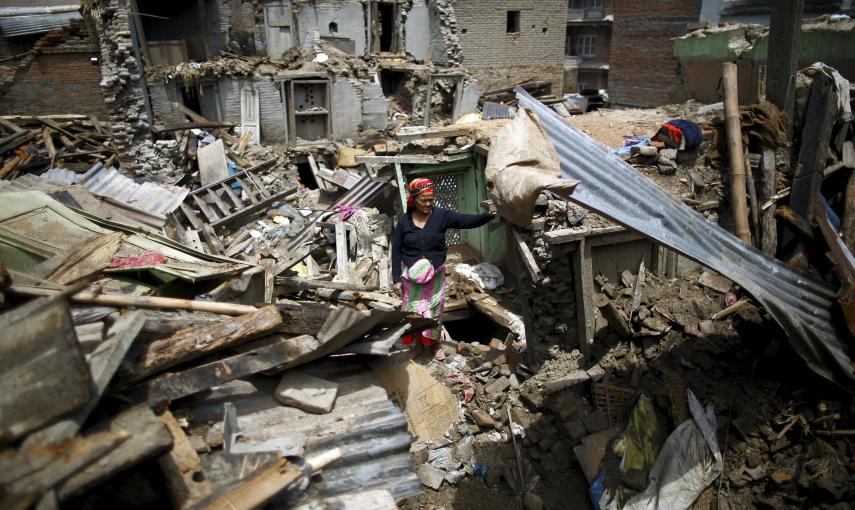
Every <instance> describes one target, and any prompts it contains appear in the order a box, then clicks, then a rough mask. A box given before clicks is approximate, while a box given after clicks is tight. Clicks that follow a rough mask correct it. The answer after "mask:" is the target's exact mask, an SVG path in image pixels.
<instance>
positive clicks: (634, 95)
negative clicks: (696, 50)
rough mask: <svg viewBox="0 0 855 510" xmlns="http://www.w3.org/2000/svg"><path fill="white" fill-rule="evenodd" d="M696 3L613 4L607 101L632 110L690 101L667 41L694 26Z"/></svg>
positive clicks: (671, 0) (627, 0) (627, 1)
mask: <svg viewBox="0 0 855 510" xmlns="http://www.w3.org/2000/svg"><path fill="white" fill-rule="evenodd" d="M700 4H701V2H698V1H697V0H665V1H662V2H656V4H655V5H653V4H651V3H649V2H635V1H630V0H615V2H614V11H615V20H614V25H613V26H612V43H611V44H612V46H611V57H610V63H609V64H610V65H609V99H610V100H611V102H613V103H618V104H627V105H633V106H642V107H650V106H658V105H662V104H669V103H678V102H682V101H685V100H686V99H687V98H688V93H687V90H686V87H685V85H684V83H683V81H682V79H681V73H680V64H679V61H678V60H677V58H676V57H674V55H673V50H672V46H671V38H673V37H678V36H681V35H685V34H686V33H687V32H688V26H689V24H690V23H695V22H697V21H698V15H699V14H700Z"/></svg>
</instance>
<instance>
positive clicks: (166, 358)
mask: <svg viewBox="0 0 855 510" xmlns="http://www.w3.org/2000/svg"><path fill="white" fill-rule="evenodd" d="M281 327H282V315H281V314H280V313H279V310H278V309H277V308H276V307H275V306H268V307H265V308H262V309H260V310H256V311H254V312H252V313H247V314H244V315H241V316H238V317H234V318H230V319H226V320H223V321H221V322H219V323H216V324H212V325H210V326H203V327H201V328H193V329H186V330H183V331H179V332H178V333H176V334H174V335H172V336H170V337H169V338H164V339H161V340H156V341H154V342H151V343H149V344H148V345H140V346H138V347H139V348H137V346H135V348H134V350H133V351H132V352H131V354H130V355H129V358H130V360H129V363H128V365H127V366H126V367H123V369H122V370H121V371H120V372H119V373H118V374H117V375H116V379H117V382H116V384H117V385H118V386H122V385H125V386H126V385H128V384H131V383H134V382H137V381H140V380H142V379H143V378H145V377H148V376H149V375H152V374H155V373H157V372H161V371H163V370H166V369H167V368H170V367H173V366H175V365H177V364H178V363H182V362H185V361H190V360H193V359H196V358H199V357H201V356H204V355H206V354H210V353H212V352H216V351H219V350H222V349H226V348H229V347H234V346H236V345H239V344H241V343H244V342H248V341H250V340H253V339H255V338H258V337H261V336H264V335H269V334H271V333H274V332H276V331H278V330H279V328H281Z"/></svg>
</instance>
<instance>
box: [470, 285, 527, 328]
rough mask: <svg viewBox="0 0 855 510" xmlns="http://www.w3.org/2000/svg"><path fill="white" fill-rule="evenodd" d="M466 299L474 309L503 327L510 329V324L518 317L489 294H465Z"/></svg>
mask: <svg viewBox="0 0 855 510" xmlns="http://www.w3.org/2000/svg"><path fill="white" fill-rule="evenodd" d="M466 300H467V301H468V302H469V303H470V304H471V305H472V306H474V307H475V309H476V310H478V311H479V312H481V313H483V314H484V315H486V316H487V317H489V318H490V319H492V320H493V322H495V323H496V324H498V325H499V326H502V327H503V328H507V329H511V324H513V323H514V322H515V321H516V320H518V319H519V318H518V317H517V316H516V315H515V314H513V313H511V312H510V311H509V310H508V309H507V308H505V307H504V306H502V305H501V304H499V302H498V301H496V299H495V298H493V297H492V296H490V295H489V294H482V293H473V294H469V295H468V296H466Z"/></svg>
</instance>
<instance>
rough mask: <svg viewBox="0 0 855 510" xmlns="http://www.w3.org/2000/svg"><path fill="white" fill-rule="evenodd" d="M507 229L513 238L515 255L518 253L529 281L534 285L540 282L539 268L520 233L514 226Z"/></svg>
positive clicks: (541, 278)
mask: <svg viewBox="0 0 855 510" xmlns="http://www.w3.org/2000/svg"><path fill="white" fill-rule="evenodd" d="M509 228H510V230H511V234H512V235H513V237H514V241H515V242H514V244H515V245H516V248H517V253H519V255H520V258H521V259H522V261H523V265H525V268H526V269H527V270H528V274H529V277H530V278H531V281H532V282H533V283H535V284H537V283H540V282H541V280H543V271H541V270H540V267H539V266H538V265H537V260H535V258H534V255H533V254H532V253H531V250H530V249H529V248H528V245H527V244H526V242H525V240H524V239H523V238H522V234H520V231H519V230H518V229H517V228H516V227H515V226H511V227H509Z"/></svg>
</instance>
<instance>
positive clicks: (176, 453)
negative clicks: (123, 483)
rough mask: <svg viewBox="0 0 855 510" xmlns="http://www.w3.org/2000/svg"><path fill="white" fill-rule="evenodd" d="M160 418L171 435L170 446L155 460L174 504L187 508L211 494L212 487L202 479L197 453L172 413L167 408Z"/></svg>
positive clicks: (202, 474)
mask: <svg viewBox="0 0 855 510" xmlns="http://www.w3.org/2000/svg"><path fill="white" fill-rule="evenodd" d="M160 420H161V421H162V422H163V424H164V425H166V428H167V429H168V430H169V433H170V435H172V448H171V449H169V450H168V451H167V452H166V453H164V454H163V455H161V456H160V458H158V459H157V463H158V464H160V469H161V470H162V471H163V475H164V476H163V477H164V479H165V480H166V488H167V489H168V490H169V499H170V500H172V505H173V507H174V508H178V509H180V510H187V509H189V508H191V507H193V506H194V505H196V504H197V503H198V502H200V501H202V500H203V499H205V498H206V497H208V496H210V495H211V493H213V492H214V488H213V486H212V485H211V483H210V482H209V481H207V480H206V479H205V472H204V471H203V470H202V462H201V461H200V460H199V455H198V454H197V453H196V449H195V448H193V445H191V444H190V440H189V439H188V438H187V435H186V434H185V433H184V431H183V430H181V426H180V425H178V421H177V420H176V419H175V417H174V416H172V413H171V412H170V411H169V410H168V409H167V410H166V411H164V412H163V414H162V415H160Z"/></svg>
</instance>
